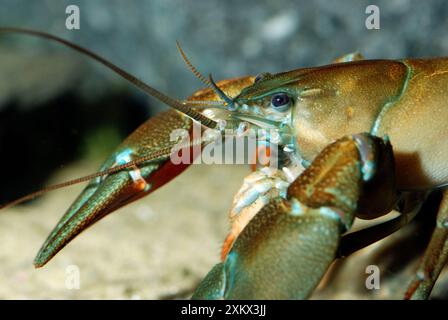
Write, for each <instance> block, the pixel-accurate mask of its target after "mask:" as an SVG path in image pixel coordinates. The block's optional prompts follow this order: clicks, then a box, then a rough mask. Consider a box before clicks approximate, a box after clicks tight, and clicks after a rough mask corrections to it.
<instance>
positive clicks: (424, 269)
mask: <svg viewBox="0 0 448 320" xmlns="http://www.w3.org/2000/svg"><path fill="white" fill-rule="evenodd" d="M447 263H448V190H445V191H444V192H443V198H442V201H441V203H440V207H439V211H438V213H437V221H436V227H435V229H434V231H433V233H432V236H431V240H430V241H429V244H428V247H427V248H426V251H425V254H424V256H423V259H422V261H421V262H420V265H419V267H418V269H417V272H416V274H415V276H414V279H412V281H411V283H410V284H409V286H408V289H407V291H406V293H405V299H407V300H408V299H428V298H429V295H430V294H431V290H432V288H433V287H434V284H435V283H436V281H437V278H438V277H439V275H440V272H441V271H442V269H443V268H444V267H445V265H446V264H447Z"/></svg>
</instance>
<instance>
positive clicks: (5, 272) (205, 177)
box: [0, 165, 249, 299]
mask: <svg viewBox="0 0 448 320" xmlns="http://www.w3.org/2000/svg"><path fill="white" fill-rule="evenodd" d="M80 167H82V168H83V169H82V170H81V169H80ZM92 171H94V170H93V168H91V169H90V170H88V169H86V166H77V167H72V168H68V169H66V170H64V171H63V172H61V173H60V174H58V175H57V176H56V177H54V179H53V180H54V182H56V181H63V180H64V179H67V178H73V177H76V176H80V175H82V174H85V173H90V172H92ZM248 173H249V169H248V168H247V167H243V166H205V165H195V166H192V167H191V168H189V169H188V170H187V171H186V172H185V173H184V174H182V175H181V176H179V177H177V178H176V179H175V180H173V181H172V182H171V183H169V184H167V185H165V186H164V187H163V188H161V189H160V190H157V191H156V192H155V193H153V194H151V195H149V196H147V197H146V198H143V199H142V200H140V201H138V202H136V203H134V204H132V205H129V206H127V207H125V208H122V209H120V210H119V211H117V212H115V213H113V214H111V215H110V216H108V217H106V218H104V219H103V220H102V221H100V222H99V223H97V224H95V225H94V226H92V227H91V228H89V229H88V230H87V231H85V232H84V233H82V234H81V235H80V236H79V237H78V238H76V239H75V240H74V241H73V242H71V243H70V244H69V245H68V246H67V247H66V248H64V249H63V250H62V251H61V252H60V253H59V254H58V255H57V256H56V257H55V258H54V259H53V260H52V261H50V262H49V263H48V264H47V265H46V266H45V267H43V268H41V269H35V268H34V267H33V265H32V261H33V258H34V256H35V255H36V253H37V251H38V249H39V248H40V246H41V245H42V243H43V241H44V240H45V238H46V237H47V235H48V234H49V232H50V231H51V229H52V228H53V227H54V225H55V224H56V223H57V221H58V220H59V218H60V217H61V216H62V214H63V213H64V211H65V210H66V209H67V208H68V206H69V205H70V204H71V202H72V201H73V200H74V198H75V197H76V196H77V194H79V192H80V191H81V189H82V188H83V186H81V185H80V186H73V187H70V188H67V189H65V190H59V191H54V192H52V193H49V194H47V195H46V196H44V197H42V198H41V199H39V200H38V201H35V202H34V203H33V204H31V205H27V206H22V207H18V208H12V209H8V210H5V211H3V212H1V215H0V243H1V250H0V298H2V299H36V298H38V299H40V298H44V299H92V298H94V299H139V298H141V299H160V298H170V297H176V296H177V295H180V296H181V297H182V296H183V295H186V296H188V294H189V293H190V291H191V290H193V289H194V287H195V286H196V285H197V284H198V282H199V281H200V280H201V279H202V278H203V277H204V276H205V275H206V273H207V272H208V271H209V270H210V268H211V267H212V266H213V265H214V264H215V263H217V262H218V261H219V251H220V247H221V242H222V241H223V239H224V237H225V235H226V232H227V228H228V223H227V212H228V210H229V208H230V204H231V200H232V197H233V194H234V193H235V192H236V191H237V190H238V188H239V187H240V185H241V183H242V179H243V178H244V176H245V175H247V174H248ZM77 270H79V275H80V277H79V279H80V282H79V284H80V286H79V289H68V288H67V286H68V287H69V288H73V286H76V282H73V279H74V278H73V276H74V275H76V273H77Z"/></svg>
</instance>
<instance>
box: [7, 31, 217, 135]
mask: <svg viewBox="0 0 448 320" xmlns="http://www.w3.org/2000/svg"><path fill="white" fill-rule="evenodd" d="M0 32H3V33H21V34H27V35H32V36H36V37H40V38H45V39H49V40H52V41H55V42H58V43H60V44H63V45H65V46H67V47H69V48H72V49H74V50H75V51H78V52H80V53H82V54H84V55H86V56H88V57H90V58H92V59H94V60H95V61H97V62H99V63H101V64H103V65H104V66H106V67H107V68H109V69H110V70H112V71H114V72H115V73H117V74H118V75H120V76H121V77H123V78H124V79H126V80H128V81H129V82H131V83H132V84H133V85H135V86H136V87H138V88H139V89H141V90H143V91H144V92H146V93H148V94H149V95H151V96H153V97H154V98H156V99H158V100H160V101H161V102H163V103H164V104H166V105H168V106H170V107H172V108H174V109H176V110H178V111H180V112H182V113H183V114H185V115H187V116H188V117H190V118H192V119H194V120H196V121H199V122H200V123H201V124H202V125H204V126H206V127H208V128H212V129H214V128H216V127H217V122H216V121H214V120H212V119H210V118H208V117H206V116H204V115H202V114H201V113H199V112H197V111H195V110H193V109H191V107H194V106H190V105H188V104H186V103H182V102H180V101H178V100H176V99H173V98H171V97H169V96H167V95H166V94H164V93H162V92H160V91H158V90H157V89H154V88H153V87H151V86H149V85H148V84H146V83H144V82H143V81H141V80H140V79H138V78H137V77H135V76H133V75H131V74H130V73H129V72H127V71H125V70H123V69H121V68H120V67H118V66H116V65H115V64H113V63H112V62H110V61H108V60H106V59H104V58H103V57H101V56H99V55H97V54H96V53H94V52H92V51H90V50H87V49H85V48H83V47H81V46H79V45H77V44H74V43H72V42H70V41H67V40H65V39H62V38H59V37H57V36H54V35H52V34H49V33H46V32H42V31H37V30H30V29H22V28H9V27H8V28H0Z"/></svg>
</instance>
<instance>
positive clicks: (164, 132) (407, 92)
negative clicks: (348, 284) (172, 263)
mask: <svg viewBox="0 0 448 320" xmlns="http://www.w3.org/2000/svg"><path fill="white" fill-rule="evenodd" d="M0 32H3V33H5V32H12V33H24V34H28V35H34V36H37V37H43V38H46V39H50V40H52V41H56V42H59V43H61V44H63V45H65V46H68V47H71V48H73V49H75V50H76V51H78V52H80V53H82V54H85V55H87V56H89V57H91V58H93V59H94V60H96V61H98V62H100V63H102V64H103V65H105V66H106V67H108V68H109V69H111V70H112V71H114V72H116V73H117V74H118V75H120V76H121V77H123V78H125V79H126V80H128V81H130V82H131V83H132V84H134V85H135V86H136V87H138V88H140V89H141V90H143V91H144V92H146V93H148V94H149V95H151V96H153V97H154V98H156V99H158V100H160V101H161V102H162V103H164V104H166V105H168V106H170V107H171V108H172V109H171V110H169V111H165V112H161V113H160V114H158V115H156V116H155V117H153V118H151V119H149V120H147V121H146V122H145V123H144V124H143V125H141V126H140V127H139V128H138V129H137V130H135V131H134V132H133V133H132V134H131V135H130V136H129V137H128V138H127V139H126V140H125V141H124V142H123V143H122V144H121V145H120V146H118V148H117V149H116V150H115V152H114V153H113V154H112V155H111V156H110V157H109V158H108V159H107V160H106V161H105V162H104V164H103V165H102V166H101V168H100V169H99V171H98V173H95V174H92V175H89V176H85V177H82V178H78V179H75V180H72V181H69V182H66V183H62V184H58V185H54V186H50V187H49V188H46V189H44V190H42V191H38V192H36V193H33V194H31V195H28V196H25V197H23V198H21V199H18V200H17V201H14V202H12V203H10V204H7V205H4V206H3V207H5V206H11V205H15V204H18V203H20V202H23V201H25V200H28V199H31V198H33V197H36V196H38V195H40V194H42V193H44V192H47V191H49V190H53V189H57V188H61V187H65V186H68V185H71V184H73V183H77V182H82V181H89V183H88V185H87V187H86V188H85V189H84V191H83V192H82V193H81V194H80V195H79V196H78V198H77V199H76V200H75V202H74V203H73V204H72V205H71V207H70V208H69V209H68V210H67V212H66V213H65V215H64V216H63V217H62V218H61V220H60V221H59V222H58V223H57V225H56V227H55V228H54V230H53V231H52V232H51V234H50V235H49V237H48V239H47V240H46V241H45V243H44V244H43V245H42V247H41V249H40V251H39V253H38V254H37V256H36V258H35V260H34V264H35V266H36V267H42V266H43V265H45V264H46V263H47V262H48V261H49V260H50V259H51V258H52V257H54V256H55V255H56V254H57V253H58V252H59V251H60V250H61V249H62V248H63V247H64V246H65V245H67V244H68V243H69V242H70V241H71V240H72V239H73V238H75V237H76V236H77V235H78V234H79V233H81V232H82V231H83V230H85V229H86V228H88V227H89V226H91V225H92V224H94V223H95V222H97V221H98V220H100V219H101V218H103V217H105V216H106V215H108V214H109V213H111V212H113V211H116V210H117V209H119V208H121V207H123V206H125V205H127V204H129V203H131V202H133V201H136V200H138V199H140V198H142V197H144V196H146V195H148V194H149V193H152V192H153V191H155V190H156V189H157V188H159V187H161V186H162V185H164V184H165V183H167V182H169V181H170V180H171V179H173V178H174V177H176V176H177V175H179V174H180V173H181V172H182V171H184V170H185V169H187V168H188V166H189V165H190V164H191V163H192V162H193V161H194V159H195V158H196V157H197V156H198V154H197V152H196V153H195V152H194V149H195V148H197V147H201V146H206V145H209V144H211V143H214V142H216V140H220V139H222V136H221V135H219V134H220V133H224V132H225V131H226V130H234V131H235V132H236V134H237V135H239V136H242V137H244V136H246V135H247V134H248V132H249V131H250V130H255V129H256V130H259V129H262V130H264V133H263V134H256V135H255V140H256V142H257V145H256V147H257V149H264V150H267V151H269V152H266V155H265V156H266V158H268V161H265V162H264V163H263V164H260V163H257V164H256V165H255V166H254V172H253V173H251V174H250V175H249V176H248V177H246V178H245V180H244V182H243V186H242V187H241V189H240V190H239V192H238V193H237V194H236V195H235V197H234V202H233V205H232V207H231V209H230V220H231V224H232V226H231V230H230V232H229V235H228V236H227V238H226V239H225V241H224V245H223V247H222V252H221V262H219V263H218V264H217V265H216V266H215V267H214V268H213V269H212V270H211V271H210V272H209V273H208V275H207V276H206V277H205V278H204V280H203V281H202V282H201V283H200V284H199V286H198V288H197V289H196V291H195V292H194V294H193V298H194V299H304V298H308V297H309V296H310V295H311V294H312V293H313V291H314V290H315V289H316V287H317V286H318V284H319V282H320V281H321V279H322V278H323V276H324V275H325V273H326V272H327V270H328V269H329V267H330V265H331V264H332V263H333V262H334V261H335V259H337V258H340V257H345V256H347V255H349V254H350V253H352V252H355V251H356V250H358V249H361V248H363V247H366V246H368V245H370V244H372V243H374V242H376V241H378V240H380V239H381V238H384V237H386V236H388V235H390V234H392V233H394V232H395V231H397V230H399V229H400V228H402V227H403V226H405V225H406V224H408V223H409V222H410V221H412V220H413V219H414V217H415V216H416V214H417V213H418V212H419V210H420V209H421V208H422V205H423V204H424V203H425V201H427V198H428V196H429V195H430V194H431V193H433V192H435V191H442V194H443V195H442V198H441V200H440V203H439V207H438V213H437V221H436V225H435V229H434V231H433V233H432V237H431V240H430V242H429V244H428V246H427V248H426V252H425V253H424V256H423V258H422V260H421V261H420V265H419V267H418V270H417V271H416V272H415V276H414V278H413V279H410V284H409V285H408V288H407V291H406V294H405V298H407V299H411V298H412V299H427V298H429V296H430V293H431V290H432V288H433V286H434V284H435V282H436V280H437V278H438V276H439V274H440V272H441V271H442V269H443V267H444V266H445V264H446V262H447V259H448V238H447V235H448V191H447V190H446V187H447V186H448V165H446V158H447V156H448V126H447V119H448V106H447V105H446V101H447V100H448V99H447V98H448V91H447V84H448V58H431V59H403V60H364V59H363V58H362V56H360V55H359V54H349V55H346V56H343V57H342V58H340V59H338V60H337V61H335V63H333V64H330V65H326V66H320V67H312V68H301V69H297V70H292V71H288V72H281V73H277V74H269V73H262V74H259V75H257V76H245V77H239V78H234V79H230V80H223V81H218V82H215V81H214V80H213V78H212V76H211V75H210V76H209V77H208V78H206V77H204V76H203V75H202V74H201V73H199V71H197V70H196V69H195V67H193V65H192V64H191V63H190V61H189V60H188V58H187V57H186V55H185V53H184V52H183V50H182V49H181V47H180V46H178V48H179V50H180V53H181V54H182V56H183V58H184V60H185V61H186V63H187V64H188V66H189V67H190V69H191V70H192V71H193V72H194V74H195V75H196V76H197V77H198V78H199V79H200V80H201V81H202V82H203V83H204V84H205V85H206V86H207V88H205V89H201V90H199V91H197V92H195V93H194V94H193V95H192V96H190V97H189V98H188V99H186V100H177V99H173V98H171V97H168V96H167V95H165V94H163V93H161V92H160V91H158V90H156V89H154V88H153V87H151V86H149V85H147V84H146V83H144V82H142V81H140V80H138V79H137V78H136V77H134V76H132V75H131V74H129V73H128V72H126V71H124V70H123V69H121V68H119V67H117V66H116V65H114V64H112V63H110V62H109V61H107V60H105V59H104V58H102V57H100V56H98V55H97V54H95V53H92V52H90V51H88V50H86V49H84V48H81V47H79V46H77V45H75V44H73V43H71V42H68V41H66V40H64V39H61V38H58V37H56V36H52V35H49V34H47V33H43V32H39V31H32V30H25V29H16V28H2V29H0ZM198 124H199V132H200V137H201V139H197V137H194V135H193V137H192V136H191V135H189V134H187V135H186V136H185V137H184V138H182V139H180V140H179V139H172V132H173V131H175V130H180V129H181V130H184V131H185V132H187V133H192V132H193V129H194V127H195V126H198ZM210 131H211V132H215V133H218V138H216V135H208V134H207V135H205V134H203V133H205V132H210ZM203 137H208V138H203ZM219 137H221V138H219ZM173 155H176V156H181V158H183V159H185V158H186V159H187V160H189V161H178V162H176V161H173ZM274 155H275V160H276V161H274ZM274 162H275V165H273V163H274ZM392 210H396V211H399V212H400V215H399V216H398V217H396V218H394V219H391V220H389V221H387V222H382V223H379V224H377V225H375V226H374V227H367V228H365V229H362V230H360V231H357V232H356V233H352V234H349V231H350V229H351V226H352V224H353V222H354V220H355V219H375V218H378V217H380V216H384V215H386V214H388V213H389V212H391V211H392ZM373 228H374V229H375V231H376V232H377V234H378V235H377V236H374V237H371V234H372V232H371V231H372V230H373Z"/></svg>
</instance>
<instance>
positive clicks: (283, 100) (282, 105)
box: [271, 93, 291, 111]
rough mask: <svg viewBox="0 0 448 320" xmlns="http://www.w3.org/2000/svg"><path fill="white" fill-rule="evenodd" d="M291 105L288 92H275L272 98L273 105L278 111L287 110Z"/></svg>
mask: <svg viewBox="0 0 448 320" xmlns="http://www.w3.org/2000/svg"><path fill="white" fill-rule="evenodd" d="M290 105H291V99H290V98H289V96H288V95H287V94H286V93H277V94H274V95H273V96H272V98H271V107H272V108H273V109H274V110H277V111H286V110H287V109H288V108H289V107H290Z"/></svg>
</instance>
